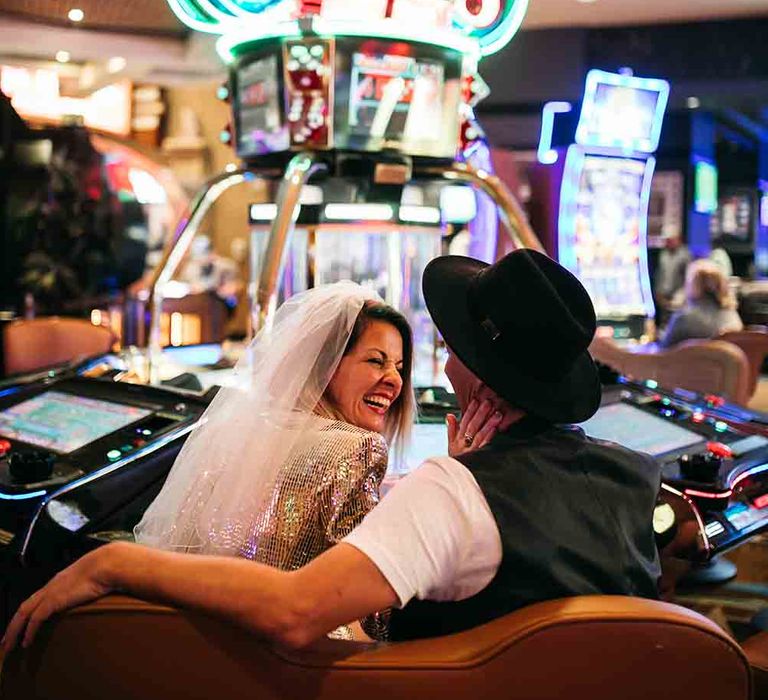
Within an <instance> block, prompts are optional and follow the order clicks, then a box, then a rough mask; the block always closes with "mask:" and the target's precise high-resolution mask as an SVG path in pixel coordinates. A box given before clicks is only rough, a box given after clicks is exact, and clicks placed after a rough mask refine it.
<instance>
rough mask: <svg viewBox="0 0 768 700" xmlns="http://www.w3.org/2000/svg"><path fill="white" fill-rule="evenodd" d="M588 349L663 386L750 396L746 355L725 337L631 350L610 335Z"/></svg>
mask: <svg viewBox="0 0 768 700" xmlns="http://www.w3.org/2000/svg"><path fill="white" fill-rule="evenodd" d="M589 352H590V353H591V355H592V357H594V359H595V360H597V361H598V362H602V363H603V364H605V365H608V367H610V368H612V369H614V370H615V371H617V372H619V373H621V374H624V375H626V376H628V377H632V378H634V379H639V380H644V379H655V380H656V381H657V382H658V383H659V384H660V385H661V386H663V387H667V388H674V387H680V388H682V389H689V390H691V391H698V392H702V393H705V394H718V395H719V396H724V397H725V398H726V399H728V400H729V401H732V402H734V403H737V404H742V405H745V404H746V403H747V402H748V401H749V398H750V396H751V394H750V392H749V386H750V378H749V377H750V370H749V362H748V360H747V356H746V355H745V354H744V352H743V351H742V350H741V349H740V348H738V347H736V346H735V345H733V344H732V343H730V342H725V341H723V340H689V341H687V342H685V343H680V345H676V346H674V347H673V348H670V349H668V350H658V351H656V352H631V351H630V350H628V349H626V348H623V347H619V346H618V345H616V343H614V342H613V340H612V339H610V338H595V339H594V340H593V341H592V344H591V345H590V346H589Z"/></svg>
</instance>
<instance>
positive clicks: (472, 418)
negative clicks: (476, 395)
mask: <svg viewBox="0 0 768 700" xmlns="http://www.w3.org/2000/svg"><path fill="white" fill-rule="evenodd" d="M501 419H502V414H501V412H499V411H497V410H495V408H494V406H493V404H492V403H491V402H490V401H489V400H488V399H485V400H483V401H478V400H477V399H472V401H470V402H469V406H467V409H466V410H465V411H464V413H463V414H462V416H461V422H459V420H458V419H457V418H456V416H454V415H453V414H452V413H449V414H448V415H447V416H446V419H445V420H446V423H447V424H448V454H449V455H450V456H451V457H458V456H459V455H463V454H464V453H465V452H470V451H471V450H477V449H479V448H481V447H483V446H484V445H487V444H488V443H489V442H490V440H491V438H492V437H493V436H494V435H495V434H496V430H497V428H498V427H499V424H500V423H501Z"/></svg>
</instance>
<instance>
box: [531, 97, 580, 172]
mask: <svg viewBox="0 0 768 700" xmlns="http://www.w3.org/2000/svg"><path fill="white" fill-rule="evenodd" d="M572 109H573V105H571V103H570V102H547V104H545V105H544V109H543V110H542V112H541V136H540V137H539V150H538V158H539V163H543V164H544V165H553V164H555V163H557V159H558V153H557V151H556V150H555V149H554V148H552V132H553V131H554V128H555V115H556V114H567V113H568V112H570V111H571V110H572Z"/></svg>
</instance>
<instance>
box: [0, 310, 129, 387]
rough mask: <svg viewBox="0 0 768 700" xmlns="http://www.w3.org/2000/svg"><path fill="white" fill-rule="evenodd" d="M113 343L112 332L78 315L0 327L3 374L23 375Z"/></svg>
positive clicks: (88, 354)
mask: <svg viewBox="0 0 768 700" xmlns="http://www.w3.org/2000/svg"><path fill="white" fill-rule="evenodd" d="M114 343H115V336H114V335H113V333H112V331H111V330H109V329H108V328H105V327H104V326H94V325H93V324H92V323H90V322H89V321H86V320H84V319H80V318H59V317H57V316H50V317H47V318H33V319H29V320H27V319H24V320H19V321H13V322H12V323H9V324H8V325H7V326H5V328H4V329H3V352H4V357H5V372H6V374H22V373H24V372H33V371H35V370H38V369H43V368H45V367H53V366H54V365H59V364H62V363H64V362H69V361H71V360H75V359H78V358H83V359H84V358H86V357H91V356H94V355H103V354H104V353H107V352H109V351H110V350H111V348H112V346H113V345H114Z"/></svg>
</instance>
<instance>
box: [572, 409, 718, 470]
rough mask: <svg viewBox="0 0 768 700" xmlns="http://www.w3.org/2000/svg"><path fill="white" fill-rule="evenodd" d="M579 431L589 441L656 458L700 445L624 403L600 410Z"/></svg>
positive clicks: (690, 434)
mask: <svg viewBox="0 0 768 700" xmlns="http://www.w3.org/2000/svg"><path fill="white" fill-rule="evenodd" d="M581 428H582V429H583V430H584V432H585V433H586V434H587V435H589V437H593V438H597V439H598V440H610V441H611V442H616V443H618V444H619V445H623V446H624V447H628V448H629V449H630V450H636V451H638V452H646V453H647V454H649V455H651V456H653V457H658V456H660V455H664V454H667V453H668V452H675V451H677V450H682V449H684V448H686V447H691V446H692V445H696V444H699V443H702V442H704V437H703V436H701V435H699V434H698V433H694V432H693V431H691V430H687V429H685V428H682V427H680V426H679V425H675V424H674V423H671V422H669V421H666V420H664V419H663V418H658V417H656V416H653V415H650V414H649V413H646V412H645V411H641V410H640V409H639V408H635V407H634V406H629V405H627V404H625V403H615V404H611V405H610V406H603V407H602V408H600V409H599V410H598V411H597V413H596V414H595V415H594V416H592V418H590V419H589V420H588V421H585V422H584V423H581Z"/></svg>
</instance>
